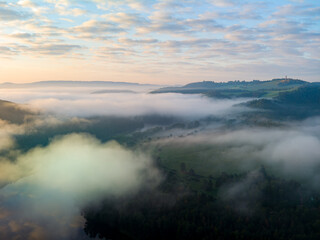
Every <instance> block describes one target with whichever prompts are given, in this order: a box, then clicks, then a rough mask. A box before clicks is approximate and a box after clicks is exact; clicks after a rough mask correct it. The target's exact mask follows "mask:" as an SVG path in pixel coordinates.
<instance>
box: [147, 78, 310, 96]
mask: <svg viewBox="0 0 320 240" xmlns="http://www.w3.org/2000/svg"><path fill="white" fill-rule="evenodd" d="M308 84H310V83H309V82H306V81H303V80H300V79H291V78H277V79H272V80H269V81H259V80H253V81H250V82H246V81H229V82H212V81H203V82H195V83H190V84H187V85H185V86H182V87H167V88H160V89H157V90H155V91H153V92H152V93H170V92H173V93H184V94H199V93H200V94H205V95H207V96H209V97H216V98H235V97H275V96H278V95H279V93H280V92H284V91H290V90H294V89H296V88H298V87H301V86H305V85H308Z"/></svg>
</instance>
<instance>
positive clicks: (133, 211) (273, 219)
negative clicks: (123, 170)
mask: <svg viewBox="0 0 320 240" xmlns="http://www.w3.org/2000/svg"><path fill="white" fill-rule="evenodd" d="M248 176H249V177H248ZM193 177H197V175H196V174H194V175H193ZM198 177H200V176H198ZM201 179H202V181H203V182H204V184H203V188H202V189H199V190H198V191H190V190H189V189H188V186H186V185H183V184H182V183H181V182H179V180H178V178H177V177H176V175H175V173H174V172H171V173H169V174H168V177H167V179H166V181H165V182H164V183H163V184H162V185H161V186H160V187H159V188H158V189H156V190H152V191H151V190H143V191H141V192H140V193H139V194H136V195H134V196H130V197H128V196H127V197H123V198H108V199H105V200H104V201H103V203H101V205H98V206H97V205H94V206H88V207H87V208H86V209H85V210H84V211H83V215H84V217H85V219H86V224H85V232H86V233H87V234H88V235H89V236H90V237H96V236H99V237H100V238H106V239H156V240H157V239H158V240H160V239H184V240H188V239H190V240H191V239H192V240H194V239H203V240H205V239H255V240H257V239H265V240H267V239H270V240H271V239H285V240H287V239H299V240H300V239H301V240H303V239H306V240H312V239H320V198H319V195H318V193H315V192H312V191H310V190H308V189H306V188H305V187H303V186H301V185H300V184H299V183H297V182H293V181H286V180H283V179H278V178H274V177H271V176H268V175H267V174H266V173H265V170H264V169H262V170H260V171H259V173H258V175H255V176H254V177H253V178H252V176H251V175H236V174H233V175H228V174H221V176H219V177H217V178H213V177H208V178H207V179H204V180H203V177H202V178H201ZM248 179H249V180H248ZM226 193H227V194H226Z"/></svg>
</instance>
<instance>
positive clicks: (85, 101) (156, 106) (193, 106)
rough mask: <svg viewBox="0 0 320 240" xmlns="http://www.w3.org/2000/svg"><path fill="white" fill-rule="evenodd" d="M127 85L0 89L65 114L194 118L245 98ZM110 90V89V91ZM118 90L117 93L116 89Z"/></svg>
mask: <svg viewBox="0 0 320 240" xmlns="http://www.w3.org/2000/svg"><path fill="white" fill-rule="evenodd" d="M121 89H122V91H127V90H128V89H127V88H120V87H117V88H113V89H112V88H109V89H108V91H107V93H102V94H95V93H94V92H97V91H98V90H101V91H103V89H101V88H82V87H74V88H68V87H56V88H34V89H27V88H18V89H16V88H15V89H0V94H1V96H2V98H3V99H6V100H10V101H13V102H16V103H23V104H28V105H29V106H30V107H31V108H35V109H39V110H42V111H44V112H48V113H53V114H58V115H62V116H67V117H75V116H77V117H89V116H97V115H104V116H125V117H128V116H141V115H148V114H157V115H167V116H176V117H183V118H188V119H197V118H199V117H205V116H208V115H216V116H222V115H226V114H230V113H236V112H239V111H241V110H242V108H240V107H239V106H238V107H235V106H234V105H236V104H238V103H241V102H245V101H247V100H248V99H236V100H235V99H232V100H218V99H212V98H207V97H204V96H202V95H198V94H194V95H184V94H174V93H167V94H150V93H149V92H150V91H151V89H149V88H147V89H146V88H145V87H143V88H136V89H135V91H136V92H134V93H128V92H121V91H120V90H121ZM112 90H113V91H114V92H112ZM119 91H120V92H119Z"/></svg>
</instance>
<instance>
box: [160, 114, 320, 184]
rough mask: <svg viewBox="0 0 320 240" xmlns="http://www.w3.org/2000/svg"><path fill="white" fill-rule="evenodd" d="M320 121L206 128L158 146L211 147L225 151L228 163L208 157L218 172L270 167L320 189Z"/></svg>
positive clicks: (278, 172)
mask: <svg viewBox="0 0 320 240" xmlns="http://www.w3.org/2000/svg"><path fill="white" fill-rule="evenodd" d="M319 120H320V119H319V118H312V119H307V120H305V121H303V122H290V123H287V125H285V126H281V127H272V128H263V127H250V128H249V127H247V126H242V127H240V128H237V129H225V128H223V129H221V128H215V129H211V130H208V129H205V130H203V131H199V132H197V133H194V134H192V135H187V136H185V137H183V138H181V137H174V138H163V139H161V140H157V141H155V144H160V145H170V146H173V145H174V144H176V145H177V146H188V145H190V146H194V145H199V144H200V145H201V144H203V145H209V146H210V145H211V146H212V147H217V148H220V149H221V152H223V154H222V156H223V158H224V159H226V160H228V161H225V162H224V161H221V160H220V159H217V158H216V157H215V156H214V155H212V156H211V155H208V156H207V155H206V157H207V158H209V159H211V161H212V162H214V163H215V164H216V166H217V167H218V169H219V171H228V170H229V169H232V168H233V169H234V168H236V169H237V170H238V171H240V172H246V171H252V170H253V169H255V168H258V167H259V166H262V165H263V166H267V167H268V168H269V169H271V170H272V173H273V174H276V175H277V176H281V177H286V178H291V179H296V180H302V181H307V182H308V183H309V184H311V185H313V186H314V187H316V188H319V187H320V185H319V179H320V174H319V170H320V124H319Z"/></svg>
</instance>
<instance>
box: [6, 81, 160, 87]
mask: <svg viewBox="0 0 320 240" xmlns="http://www.w3.org/2000/svg"><path fill="white" fill-rule="evenodd" d="M88 86H91V87H116V86H126V87H140V86H145V87H148V86H149V87H157V86H158V87H159V85H152V84H140V83H130V82H112V81H40V82H32V83H10V82H6V83H2V84H0V88H19V87H88Z"/></svg>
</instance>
